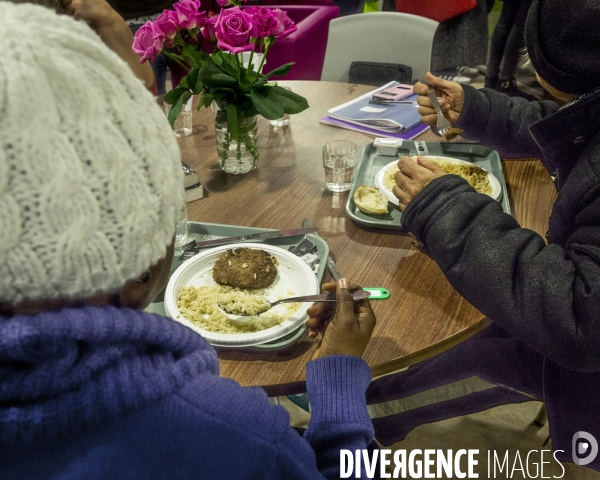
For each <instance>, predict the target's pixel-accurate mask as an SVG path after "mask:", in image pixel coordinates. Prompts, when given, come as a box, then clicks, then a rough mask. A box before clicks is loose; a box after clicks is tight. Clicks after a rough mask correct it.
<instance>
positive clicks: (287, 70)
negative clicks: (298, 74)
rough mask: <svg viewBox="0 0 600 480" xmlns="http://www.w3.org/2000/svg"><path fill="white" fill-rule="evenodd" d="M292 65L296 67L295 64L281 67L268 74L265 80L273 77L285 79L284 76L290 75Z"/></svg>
mask: <svg viewBox="0 0 600 480" xmlns="http://www.w3.org/2000/svg"><path fill="white" fill-rule="evenodd" d="M292 65H294V62H291V63H286V64H285V65H281V66H280V67H277V68H276V69H275V70H272V71H270V72H269V73H267V74H266V75H265V79H267V78H271V77H273V76H275V77H283V76H284V75H287V74H288V73H290V70H291V68H292Z"/></svg>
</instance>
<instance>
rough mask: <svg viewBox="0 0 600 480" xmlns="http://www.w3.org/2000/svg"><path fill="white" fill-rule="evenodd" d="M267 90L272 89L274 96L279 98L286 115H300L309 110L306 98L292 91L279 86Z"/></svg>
mask: <svg viewBox="0 0 600 480" xmlns="http://www.w3.org/2000/svg"><path fill="white" fill-rule="evenodd" d="M265 88H270V89H271V90H272V91H273V95H274V96H275V97H276V98H277V101H278V102H281V104H282V105H283V110H284V112H285V113H291V114H293V113H300V112H302V111H304V110H306V109H307V108H308V102H307V100H306V98H304V97H302V96H300V95H298V94H297V93H294V92H292V91H291V90H286V89H285V88H281V87H278V86H272V87H265Z"/></svg>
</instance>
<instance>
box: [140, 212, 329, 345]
mask: <svg viewBox="0 0 600 480" xmlns="http://www.w3.org/2000/svg"><path fill="white" fill-rule="evenodd" d="M270 230H271V229H268V228H253V227H241V226H237V225H223V224H217V223H201V222H189V240H188V242H189V241H190V240H192V239H194V240H196V241H199V240H212V239H216V238H224V237H233V236H238V235H246V234H250V233H260V232H267V231H270ZM304 237H306V238H308V239H310V241H311V242H313V243H314V244H315V245H316V247H317V255H318V257H319V270H318V271H317V273H316V275H317V280H318V281H319V283H320V282H321V279H322V278H323V273H324V272H325V268H326V262H327V255H329V246H328V245H327V242H325V240H323V239H322V238H321V237H319V236H318V235H315V234H313V233H309V234H307V235H305V236H295V237H281V238H270V239H267V240H264V241H263V242H260V243H267V244H269V245H275V246H277V247H281V248H284V249H286V250H287V249H288V248H289V247H291V246H293V245H298V244H299V243H300V242H301V241H302V239H303V238H304ZM246 243H248V244H250V243H256V242H246ZM181 253H182V252H181V248H176V249H175V257H174V258H173V263H172V265H171V274H172V273H173V272H174V271H175V270H177V268H178V267H179V266H180V265H181V264H182V263H183V261H182V260H179V257H180V256H181ZM163 294H164V292H162V293H161V294H160V295H159V296H158V297H157V298H156V299H155V300H154V302H152V303H151V304H150V305H148V307H147V308H146V310H145V311H146V312H149V313H156V314H158V315H162V316H163V317H166V316H167V314H166V312H165V307H164V303H163V298H164V296H163ZM306 331H307V328H306V326H305V325H302V326H301V327H300V328H298V329H297V330H295V331H293V332H290V333H288V334H287V335H285V336H283V337H281V338H278V339H277V340H273V341H272V342H267V343H262V344H260V345H253V346H251V347H232V348H235V350H236V351H240V350H244V351H250V352H265V351H273V350H281V349H284V348H287V347H289V346H291V345H293V344H294V343H296V342H297V341H298V340H300V339H301V338H302V337H303V336H304V335H305V334H306ZM215 348H217V349H221V348H225V347H215Z"/></svg>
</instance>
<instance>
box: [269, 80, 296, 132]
mask: <svg viewBox="0 0 600 480" xmlns="http://www.w3.org/2000/svg"><path fill="white" fill-rule="evenodd" d="M281 88H283V89H285V90H290V91H291V90H292V89H291V88H289V87H281ZM270 123H271V126H272V127H287V126H288V125H289V124H290V114H289V113H284V114H283V117H281V118H278V119H276V120H270Z"/></svg>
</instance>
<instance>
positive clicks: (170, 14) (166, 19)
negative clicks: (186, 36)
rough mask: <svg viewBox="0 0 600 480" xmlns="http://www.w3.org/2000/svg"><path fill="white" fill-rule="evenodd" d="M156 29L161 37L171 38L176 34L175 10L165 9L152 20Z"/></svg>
mask: <svg viewBox="0 0 600 480" xmlns="http://www.w3.org/2000/svg"><path fill="white" fill-rule="evenodd" d="M154 24H155V25H156V27H155V28H156V31H157V32H158V33H159V34H161V35H162V36H163V38H169V39H173V38H175V36H176V35H177V30H178V27H177V12H174V11H173V10H165V11H164V12H163V13H161V14H160V15H159V16H158V17H157V18H156V20H155V21H154Z"/></svg>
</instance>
